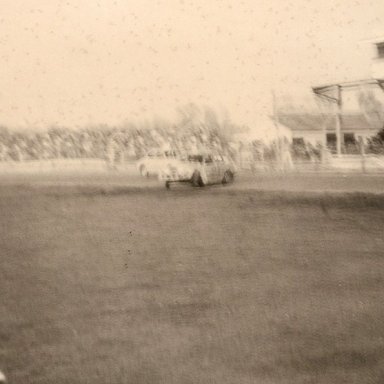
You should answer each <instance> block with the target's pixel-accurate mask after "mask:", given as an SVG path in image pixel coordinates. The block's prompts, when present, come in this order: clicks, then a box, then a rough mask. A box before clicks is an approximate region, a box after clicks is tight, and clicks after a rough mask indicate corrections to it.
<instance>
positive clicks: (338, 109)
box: [336, 85, 343, 157]
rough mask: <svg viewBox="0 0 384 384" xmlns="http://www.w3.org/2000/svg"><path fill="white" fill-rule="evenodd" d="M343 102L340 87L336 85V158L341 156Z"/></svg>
mask: <svg viewBox="0 0 384 384" xmlns="http://www.w3.org/2000/svg"><path fill="white" fill-rule="evenodd" d="M342 106H343V101H342V95H341V86H340V85H337V99H336V153H337V157H340V156H341V124H342V120H341V111H342Z"/></svg>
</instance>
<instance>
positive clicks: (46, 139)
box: [0, 127, 225, 162]
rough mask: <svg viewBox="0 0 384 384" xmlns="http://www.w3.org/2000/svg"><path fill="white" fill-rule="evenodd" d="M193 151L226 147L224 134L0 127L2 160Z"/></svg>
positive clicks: (122, 157) (113, 157)
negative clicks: (22, 130)
mask: <svg viewBox="0 0 384 384" xmlns="http://www.w3.org/2000/svg"><path fill="white" fill-rule="evenodd" d="M159 147H160V148H163V149H165V150H169V149H173V150H176V151H179V152H183V151H193V150H197V149H198V148H200V147H205V148H216V149H218V150H220V151H222V150H224V147H225V143H224V140H223V139H222V138H220V135H219V134H217V133H215V132H212V131H210V130H208V129H204V128H201V127H200V128H198V129H194V130H189V131H188V132H185V131H184V132H183V133H180V132H177V129H176V127H170V128H169V129H160V128H148V129H134V128H129V129H128V128H127V129H113V128H108V127H100V128H89V129H80V130H71V129H67V128H52V129H50V130H48V131H45V132H31V131H24V132H21V131H20V132H13V131H9V130H7V129H4V128H3V129H1V128H0V161H28V160H44V159H65V158H68V159H75V158H94V159H106V160H109V161H114V162H119V161H124V160H135V159H138V158H140V157H141V156H143V155H144V154H145V153H146V152H147V151H148V150H149V149H151V148H159Z"/></svg>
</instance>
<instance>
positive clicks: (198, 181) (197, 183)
mask: <svg viewBox="0 0 384 384" xmlns="http://www.w3.org/2000/svg"><path fill="white" fill-rule="evenodd" d="M191 182H192V185H193V186H194V187H204V182H203V179H202V178H201V175H200V172H199V171H195V172H193V175H192V179H191Z"/></svg>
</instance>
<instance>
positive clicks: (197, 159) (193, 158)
mask: <svg viewBox="0 0 384 384" xmlns="http://www.w3.org/2000/svg"><path fill="white" fill-rule="evenodd" d="M188 161H192V162H199V163H202V162H203V155H189V156H188Z"/></svg>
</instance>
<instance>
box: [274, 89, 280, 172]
mask: <svg viewBox="0 0 384 384" xmlns="http://www.w3.org/2000/svg"><path fill="white" fill-rule="evenodd" d="M272 107H273V122H274V124H275V128H276V142H275V147H276V162H277V164H278V167H279V168H281V165H282V164H281V145H280V126H279V116H278V112H277V103H276V95H275V91H274V90H272Z"/></svg>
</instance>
